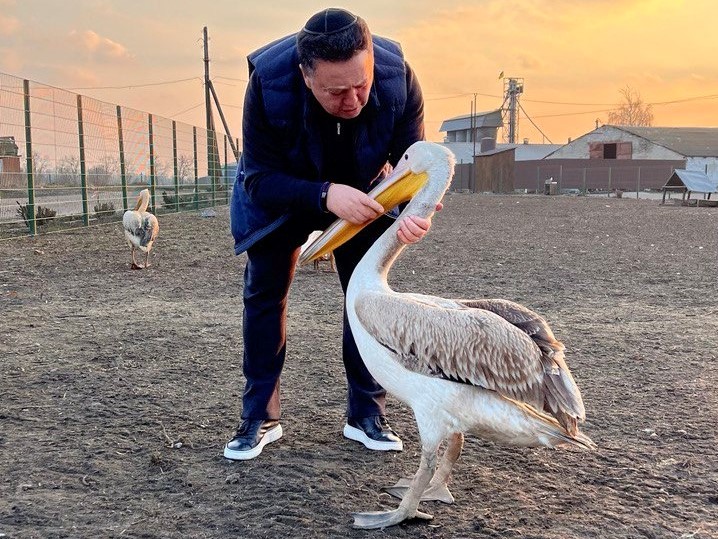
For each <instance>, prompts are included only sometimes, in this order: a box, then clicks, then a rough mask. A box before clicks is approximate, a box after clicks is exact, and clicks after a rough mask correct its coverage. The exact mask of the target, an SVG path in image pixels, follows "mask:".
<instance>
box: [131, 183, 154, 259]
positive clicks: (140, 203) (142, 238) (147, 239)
mask: <svg viewBox="0 0 718 539" xmlns="http://www.w3.org/2000/svg"><path fill="white" fill-rule="evenodd" d="M149 203H150V191H149V189H143V190H142V191H140V194H139V196H138V197H137V205H136V206H135V209H134V210H127V211H126V212H125V214H124V215H123V216H122V226H123V227H124V229H125V238H127V243H128V244H129V246H130V248H131V249H132V269H143V268H148V267H149V265H150V264H149V257H150V250H151V249H152V244H153V243H154V242H155V240H156V239H157V234H159V232H160V225H159V223H158V222H157V217H155V216H154V215H152V214H151V213H149V212H148V211H147V206H148V205H149ZM135 249H139V250H140V251H143V252H144V253H145V265H144V266H140V265H138V264H137V262H135Z"/></svg>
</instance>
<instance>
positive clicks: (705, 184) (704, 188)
mask: <svg viewBox="0 0 718 539" xmlns="http://www.w3.org/2000/svg"><path fill="white" fill-rule="evenodd" d="M676 187H685V188H686V190H687V191H691V192H694V193H718V180H716V179H712V178H709V177H708V175H707V174H706V173H705V172H701V171H699V170H682V169H677V170H675V171H674V172H673V174H671V177H670V178H668V181H667V182H666V184H665V185H664V186H663V188H664V189H666V188H676Z"/></svg>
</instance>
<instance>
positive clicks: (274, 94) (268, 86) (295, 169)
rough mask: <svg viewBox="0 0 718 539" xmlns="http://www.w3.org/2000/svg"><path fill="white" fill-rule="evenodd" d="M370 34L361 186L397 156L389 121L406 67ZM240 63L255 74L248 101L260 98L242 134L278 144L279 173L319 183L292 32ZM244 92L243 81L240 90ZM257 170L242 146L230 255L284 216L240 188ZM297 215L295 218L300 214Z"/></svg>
mask: <svg viewBox="0 0 718 539" xmlns="http://www.w3.org/2000/svg"><path fill="white" fill-rule="evenodd" d="M372 39H373V43H374V85H373V87H372V90H371V94H370V98H369V102H368V103H367V105H366V107H365V111H363V112H362V116H361V117H360V118H362V121H361V122H360V123H359V125H358V128H357V139H356V155H357V159H356V162H357V163H358V167H359V171H358V172H359V174H358V177H359V178H361V179H362V181H363V182H364V183H365V185H364V187H365V188H366V189H368V188H369V184H370V183H371V181H372V180H373V179H375V178H376V177H377V176H378V175H379V173H380V171H381V169H382V168H383V167H384V165H385V163H386V162H387V161H392V162H395V161H396V160H397V159H398V156H393V155H390V148H391V147H392V143H393V141H392V137H393V136H394V133H395V125H396V123H397V121H398V120H399V119H400V118H401V116H402V114H403V112H404V108H405V105H406V102H407V68H406V65H405V63H404V57H403V54H402V51H401V47H400V46H399V44H398V43H396V42H394V41H391V40H389V39H386V38H381V37H378V36H373V38H372ZM248 61H249V73H250V75H251V76H254V77H259V82H260V86H261V96H256V95H255V96H253V97H256V98H257V99H255V102H257V103H263V115H262V116H263V118H264V119H265V120H266V123H267V124H268V125H265V126H256V125H249V124H250V122H245V123H244V125H243V137H244V139H245V140H249V137H262V136H264V137H267V136H271V138H272V139H273V140H270V141H266V142H267V143H269V144H271V145H274V146H275V147H279V148H282V154H283V156H285V159H284V164H283V165H282V167H283V169H284V170H282V172H284V173H286V174H289V175H293V176H296V177H299V178H303V179H305V180H311V181H317V182H320V181H321V178H320V177H319V174H320V171H321V170H322V150H321V145H320V143H319V141H320V137H319V136H318V133H317V132H315V130H314V127H313V122H312V119H311V117H310V114H309V113H308V111H309V110H310V107H309V106H308V105H309V99H314V98H313V96H311V93H310V92H309V91H308V90H307V88H306V86H305V84H304V80H303V78H302V75H301V72H300V70H299V59H298V55H297V47H296V38H295V36H294V35H291V36H288V37H285V38H282V39H280V40H278V41H275V42H273V43H270V44H269V45H266V46H265V47H263V48H261V49H259V50H257V51H255V52H254V53H252V54H250V55H249V57H248ZM251 91H252V85H251V84H250V85H249V86H248V89H247V92H251ZM245 99H246V98H245ZM245 115H246V113H245ZM267 133H270V134H271V135H267ZM255 140H256V139H255ZM404 149H405V148H402V149H401V150H400V151H404ZM260 171H261V170H260V169H259V167H258V166H256V163H255V162H254V160H253V157H252V155H248V154H247V152H246V151H245V153H244V154H243V155H242V158H241V160H240V165H239V167H238V168H237V178H236V181H235V184H234V192H233V195H232V200H231V206H230V216H231V227H232V234H233V236H234V240H235V253H236V254H240V253H242V252H244V251H246V250H247V249H248V248H249V247H251V246H252V245H253V244H254V243H255V242H257V241H258V240H260V239H261V238H263V237H264V236H266V235H267V234H269V233H270V232H271V231H273V230H275V229H276V228H277V227H279V226H280V225H281V224H283V223H284V222H286V221H287V220H288V219H289V217H290V216H291V213H290V211H289V210H285V211H277V210H276V209H275V210H273V211H272V210H269V209H267V208H264V207H261V206H260V205H259V204H257V203H256V202H254V201H252V200H251V199H250V197H249V195H248V193H247V191H246V189H245V185H244V182H245V179H246V178H249V177H251V175H252V174H254V173H257V172H260ZM266 179H268V178H265V180H266ZM298 217H299V218H300V219H301V218H302V216H301V215H298Z"/></svg>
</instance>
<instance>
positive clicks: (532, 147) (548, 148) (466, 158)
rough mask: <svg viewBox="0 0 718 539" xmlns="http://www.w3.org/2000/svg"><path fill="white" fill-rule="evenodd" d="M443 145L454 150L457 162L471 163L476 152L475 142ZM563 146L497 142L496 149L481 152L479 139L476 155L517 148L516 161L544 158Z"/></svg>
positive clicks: (445, 143)
mask: <svg viewBox="0 0 718 539" xmlns="http://www.w3.org/2000/svg"><path fill="white" fill-rule="evenodd" d="M443 145H444V146H446V147H447V148H449V149H450V150H451V151H452V152H454V155H455V156H456V162H457V163H471V156H472V154H473V153H474V143H473V142H444V143H443ZM561 146H562V145H561V144H497V145H496V148H495V149H493V150H489V151H488V152H484V153H481V143H480V142H479V141H478V140H477V141H476V155H490V154H492V153H499V152H505V151H507V150H516V154H515V157H514V158H515V159H516V161H532V160H534V159H543V158H544V157H546V156H547V155H548V154H550V153H551V152H554V151H556V150H557V149H559V148H560V147H561Z"/></svg>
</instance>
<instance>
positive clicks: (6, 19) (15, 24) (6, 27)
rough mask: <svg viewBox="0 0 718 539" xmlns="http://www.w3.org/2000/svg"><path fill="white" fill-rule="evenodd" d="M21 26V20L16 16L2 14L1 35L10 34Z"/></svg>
mask: <svg viewBox="0 0 718 539" xmlns="http://www.w3.org/2000/svg"><path fill="white" fill-rule="evenodd" d="M18 28H20V21H19V20H17V19H16V18H15V17H10V16H8V15H2V14H0V35H3V36H9V35H12V34H14V33H15V32H16V31H17V29H18Z"/></svg>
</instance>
